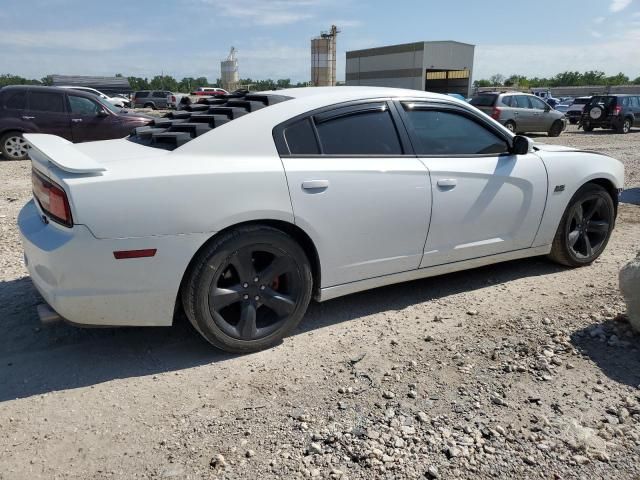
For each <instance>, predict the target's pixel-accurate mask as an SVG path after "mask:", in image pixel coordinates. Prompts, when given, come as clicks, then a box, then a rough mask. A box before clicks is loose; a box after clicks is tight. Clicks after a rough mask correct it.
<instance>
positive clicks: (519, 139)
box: [511, 135, 533, 155]
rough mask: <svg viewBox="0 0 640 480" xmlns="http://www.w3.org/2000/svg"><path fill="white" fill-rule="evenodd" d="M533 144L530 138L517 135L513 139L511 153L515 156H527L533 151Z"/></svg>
mask: <svg viewBox="0 0 640 480" xmlns="http://www.w3.org/2000/svg"><path fill="white" fill-rule="evenodd" d="M532 145H533V142H532V141H531V139H530V138H528V137H525V136H522V135H516V136H515V137H513V143H512V145H511V153H513V154H514V155H526V154H527V153H529V151H530V150H531V147H532Z"/></svg>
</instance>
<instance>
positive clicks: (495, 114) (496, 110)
mask: <svg viewBox="0 0 640 480" xmlns="http://www.w3.org/2000/svg"><path fill="white" fill-rule="evenodd" d="M500 113H502V111H501V110H500V109H499V108H498V107H493V110H492V111H491V118H493V119H494V120H500Z"/></svg>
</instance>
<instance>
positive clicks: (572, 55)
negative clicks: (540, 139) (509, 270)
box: [0, 0, 640, 82]
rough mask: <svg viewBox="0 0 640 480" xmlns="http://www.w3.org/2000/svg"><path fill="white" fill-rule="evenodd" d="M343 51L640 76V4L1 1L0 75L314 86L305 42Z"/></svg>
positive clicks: (499, 68)
mask: <svg viewBox="0 0 640 480" xmlns="http://www.w3.org/2000/svg"><path fill="white" fill-rule="evenodd" d="M332 24H336V25H338V27H339V28H340V29H341V30H342V31H341V33H340V34H339V35H338V57H337V75H338V80H344V68H345V52H346V51H348V50H356V49H361V48H369V47H376V46H383V45H391V44H397V43H408V42H416V41H422V40H457V41H460V42H465V43H472V44H474V45H476V52H475V66H474V70H475V71H474V79H479V78H487V77H489V76H491V75H493V74H495V73H500V74H502V75H505V76H509V75H511V74H515V73H517V74H521V75H527V76H540V77H542V76H550V75H554V74H556V73H559V72H562V71H566V70H579V71H585V70H602V71H604V72H605V73H607V74H608V75H613V74H616V73H618V72H623V73H625V74H627V75H628V76H630V77H631V78H636V77H639V76H640V0H536V1H534V2H528V1H523V0H504V1H503V0H484V1H478V0H456V1H449V2H447V1H442V0H439V1H431V0H396V1H394V2H390V1H389V0H369V1H366V0H162V1H159V0H155V1H151V0H134V1H132V0H109V1H108V2H102V1H87V0H0V73H12V74H16V75H22V76H26V77H29V78H41V77H43V76H45V75H48V74H73V75H83V74H84V75H114V74H115V73H122V74H123V75H125V76H141V77H152V76H153V75H156V74H160V73H161V72H162V73H164V74H168V75H172V76H174V77H176V78H177V79H178V80H179V79H181V78H183V77H200V76H205V77H207V78H208V79H209V80H210V81H211V82H214V81H215V79H216V78H218V77H220V61H221V60H223V59H224V58H225V57H226V56H227V54H228V52H229V49H230V47H231V46H235V47H236V49H237V51H238V53H237V55H238V59H239V70H240V76H241V77H242V78H247V77H250V78H253V79H266V78H272V79H279V78H290V79H291V80H292V81H294V82H297V81H308V80H309V79H310V63H311V54H310V40H311V38H313V37H314V36H316V35H318V34H319V33H320V31H326V30H328V29H329V28H330V26H331V25H332Z"/></svg>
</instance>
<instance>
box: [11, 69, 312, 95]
mask: <svg viewBox="0 0 640 480" xmlns="http://www.w3.org/2000/svg"><path fill="white" fill-rule="evenodd" d="M115 76H116V77H122V76H123V75H122V74H121V73H116V75H115ZM127 79H128V80H129V85H131V88H132V89H133V90H171V91H173V92H182V93H188V92H192V91H193V90H195V89H196V88H198V87H222V81H221V79H219V78H218V79H216V81H215V82H209V80H208V79H207V78H206V77H198V78H193V77H184V78H183V79H182V80H176V79H175V78H173V77H172V76H171V75H156V76H154V77H152V78H151V79H149V78H142V77H127ZM52 83H53V81H52V77H51V75H48V76H46V77H42V78H41V79H39V80H38V79H33V78H32V79H29V78H24V77H21V76H19V75H11V74H3V75H0V87H4V86H6V85H45V86H49V85H52ZM239 83H240V85H250V86H251V90H255V91H264V90H275V89H276V88H292V87H306V86H307V84H306V83H300V82H298V83H292V82H291V80H290V79H289V78H282V79H279V80H272V79H267V80H253V79H251V78H241V79H240V82H239Z"/></svg>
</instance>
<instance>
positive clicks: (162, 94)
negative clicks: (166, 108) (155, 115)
mask: <svg viewBox="0 0 640 480" xmlns="http://www.w3.org/2000/svg"><path fill="white" fill-rule="evenodd" d="M151 96H152V97H166V95H165V94H164V93H162V92H153V93H152V94H151Z"/></svg>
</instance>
